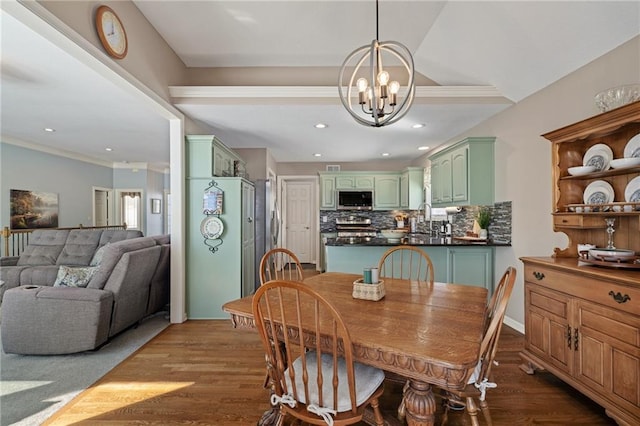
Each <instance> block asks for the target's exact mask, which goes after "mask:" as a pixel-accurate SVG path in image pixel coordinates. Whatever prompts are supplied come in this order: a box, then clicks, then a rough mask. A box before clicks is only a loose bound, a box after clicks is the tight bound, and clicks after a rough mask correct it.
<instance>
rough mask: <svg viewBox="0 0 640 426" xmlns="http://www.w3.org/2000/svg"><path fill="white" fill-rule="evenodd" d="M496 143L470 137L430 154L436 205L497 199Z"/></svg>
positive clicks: (488, 203)
mask: <svg viewBox="0 0 640 426" xmlns="http://www.w3.org/2000/svg"><path fill="white" fill-rule="evenodd" d="M494 143H495V138H493V137H470V138H466V139H464V140H462V141H460V142H458V143H456V144H454V145H452V146H450V147H448V148H446V149H445V150H443V151H440V152H438V153H437V154H434V155H433V156H431V157H429V160H430V161H431V204H432V206H433V207H447V206H461V205H490V204H493V203H494V198H495V196H494V194H495V170H494Z"/></svg>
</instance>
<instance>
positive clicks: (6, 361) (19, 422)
mask: <svg viewBox="0 0 640 426" xmlns="http://www.w3.org/2000/svg"><path fill="white" fill-rule="evenodd" d="M168 325H169V320H168V319H167V318H166V312H161V313H158V314H156V315H154V316H152V317H150V318H148V319H146V320H144V321H143V322H142V323H141V324H140V325H139V326H138V327H137V328H132V329H129V330H126V331H125V332H123V333H121V334H120V335H118V336H116V337H115V338H114V339H112V340H111V341H110V342H108V343H107V344H106V345H105V346H103V347H102V348H100V349H99V350H97V351H92V352H82V353H79V354H71V355H56V356H51V355H48V356H25V355H15V354H5V353H4V351H2V352H1V353H0V425H2V426H9V425H16V426H33V425H39V424H41V423H42V421H44V420H45V419H47V418H48V417H50V416H51V415H52V414H53V413H55V412H56V411H57V410H59V409H60V408H62V407H63V406H64V405H65V404H66V403H68V402H69V401H70V400H71V399H73V398H74V397H75V396H76V395H78V394H79V393H80V392H81V391H83V390H84V389H86V388H88V387H89V386H91V385H92V384H93V383H94V382H95V381H96V380H98V379H99V378H101V377H102V376H104V375H105V374H106V373H107V372H108V371H109V370H111V369H112V368H113V367H115V366H116V365H118V364H119V363H120V362H122V361H123V360H124V359H126V358H127V357H128V356H129V355H131V354H132V353H133V352H135V351H136V350H137V349H138V348H140V347H141V346H142V345H144V344H145V343H146V342H148V341H149V340H151V339H152V338H153V337H155V336H156V335H157V334H158V333H160V332H161V331H162V330H164V329H165V328H166V327H167V326H168ZM0 344H1V343H0Z"/></svg>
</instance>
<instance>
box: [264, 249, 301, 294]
mask: <svg viewBox="0 0 640 426" xmlns="http://www.w3.org/2000/svg"><path fill="white" fill-rule="evenodd" d="M303 279H304V276H303V273H302V265H301V264H300V261H299V260H298V257H297V256H296V255H295V254H294V253H293V252H292V251H291V250H288V249H286V248H282V247H278V248H274V249H271V250H269V251H268V252H266V253H265V254H264V256H262V259H260V285H262V284H264V283H266V282H267V281H272V280H286V281H302V280H303Z"/></svg>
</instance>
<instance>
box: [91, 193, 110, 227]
mask: <svg viewBox="0 0 640 426" xmlns="http://www.w3.org/2000/svg"><path fill="white" fill-rule="evenodd" d="M110 192H111V191H110V190H108V189H98V188H94V190H93V226H107V225H109V204H110Z"/></svg>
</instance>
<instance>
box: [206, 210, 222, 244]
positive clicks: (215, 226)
mask: <svg viewBox="0 0 640 426" xmlns="http://www.w3.org/2000/svg"><path fill="white" fill-rule="evenodd" d="M223 231H224V224H223V223H222V220H221V219H220V218H219V217H217V216H207V217H205V218H204V219H202V223H200V232H201V233H202V236H203V237H205V238H207V239H210V240H215V239H218V238H220V236H221V235H222V232H223Z"/></svg>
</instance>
